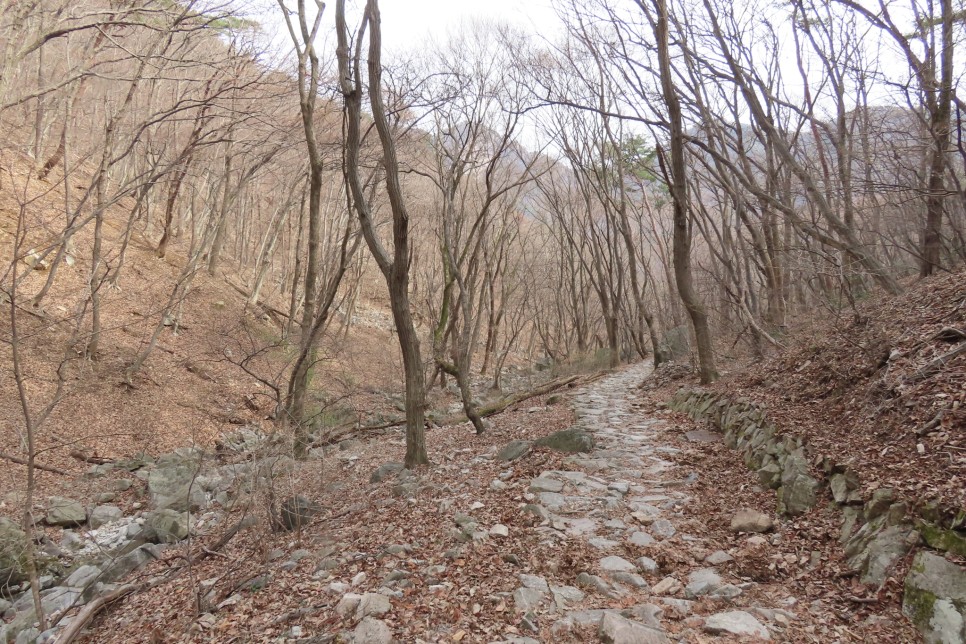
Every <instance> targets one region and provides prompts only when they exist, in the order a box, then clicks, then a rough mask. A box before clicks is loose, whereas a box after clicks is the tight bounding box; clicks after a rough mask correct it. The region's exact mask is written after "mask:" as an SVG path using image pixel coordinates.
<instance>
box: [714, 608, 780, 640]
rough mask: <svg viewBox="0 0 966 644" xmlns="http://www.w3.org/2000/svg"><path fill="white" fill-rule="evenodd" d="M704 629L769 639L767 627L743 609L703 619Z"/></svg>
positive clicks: (715, 633)
mask: <svg viewBox="0 0 966 644" xmlns="http://www.w3.org/2000/svg"><path fill="white" fill-rule="evenodd" d="M704 630H706V631H707V632H709V633H711V634H712V635H722V634H725V633H728V634H731V635H737V636H739V637H757V638H759V639H763V640H769V639H771V635H770V634H769V632H768V629H767V628H765V626H764V625H763V624H762V623H761V622H759V621H758V620H757V619H756V618H755V616H754V615H752V614H751V613H746V612H745V611H743V610H733V611H728V612H726V613H717V614H715V615H712V616H710V617H708V618H707V619H706V620H704Z"/></svg>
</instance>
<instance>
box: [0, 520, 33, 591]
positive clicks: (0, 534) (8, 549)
mask: <svg viewBox="0 0 966 644" xmlns="http://www.w3.org/2000/svg"><path fill="white" fill-rule="evenodd" d="M26 556H27V535H26V534H25V533H24V531H23V530H21V529H20V526H18V525H17V524H16V523H14V522H13V521H11V520H10V519H7V518H6V517H0V588H5V587H6V586H13V585H16V584H19V583H20V582H22V581H24V580H25V579H26V578H27V568H26V566H27V560H26Z"/></svg>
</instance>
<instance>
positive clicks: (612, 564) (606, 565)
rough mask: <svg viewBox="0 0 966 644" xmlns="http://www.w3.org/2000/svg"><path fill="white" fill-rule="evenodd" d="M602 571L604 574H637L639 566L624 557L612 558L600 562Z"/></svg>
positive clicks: (605, 558)
mask: <svg viewBox="0 0 966 644" xmlns="http://www.w3.org/2000/svg"><path fill="white" fill-rule="evenodd" d="M600 569H601V570H603V571H604V572H635V571H636V570H637V566H635V565H634V564H632V563H631V562H629V561H628V560H627V559H624V558H622V557H616V556H610V557H604V558H603V559H601V560H600Z"/></svg>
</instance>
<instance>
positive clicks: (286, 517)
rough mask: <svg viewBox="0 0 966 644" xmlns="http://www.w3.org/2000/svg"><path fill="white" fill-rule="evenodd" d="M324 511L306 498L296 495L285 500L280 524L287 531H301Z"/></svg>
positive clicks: (280, 513)
mask: <svg viewBox="0 0 966 644" xmlns="http://www.w3.org/2000/svg"><path fill="white" fill-rule="evenodd" d="M321 511H322V508H321V507H319V505H318V504H317V503H315V502H313V501H310V500H308V499H307V498H305V497H304V496H301V495H296V496H292V497H289V498H287V499H285V501H284V502H283V503H282V507H281V510H280V511H279V517H278V518H279V522H280V523H281V526H282V527H283V528H284V529H286V530H300V529H302V528H303V527H305V526H306V525H308V522H309V521H310V520H311V519H312V517H314V516H315V515H317V514H318V513H319V512H321Z"/></svg>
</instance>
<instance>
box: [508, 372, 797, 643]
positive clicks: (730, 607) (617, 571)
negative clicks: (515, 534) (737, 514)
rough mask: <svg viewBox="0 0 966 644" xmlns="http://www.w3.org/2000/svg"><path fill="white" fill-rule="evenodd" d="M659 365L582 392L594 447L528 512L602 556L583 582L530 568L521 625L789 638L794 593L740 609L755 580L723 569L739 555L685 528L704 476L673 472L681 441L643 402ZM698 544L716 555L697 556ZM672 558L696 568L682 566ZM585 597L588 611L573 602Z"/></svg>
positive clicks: (607, 633)
mask: <svg viewBox="0 0 966 644" xmlns="http://www.w3.org/2000/svg"><path fill="white" fill-rule="evenodd" d="M649 370H650V367H649V365H636V366H633V367H630V368H628V369H625V370H623V371H621V372H619V373H616V374H613V375H610V376H608V377H606V378H604V379H602V380H599V381H597V382H595V383H592V384H590V385H589V386H587V387H586V388H584V389H583V390H580V391H578V392H577V393H576V395H575V396H574V408H575V411H576V413H577V417H578V426H579V427H580V428H581V429H583V430H584V431H587V432H590V433H592V434H593V435H594V438H595V442H596V445H595V449H594V451H592V452H591V453H589V454H580V455H576V456H571V457H568V458H567V459H566V460H565V464H566V466H567V468H568V469H566V470H559V471H548V472H543V473H542V474H540V476H539V477H538V478H536V479H534V480H533V481H532V483H531V486H530V494H531V495H532V497H533V498H532V501H531V503H532V505H531V506H529V508H528V509H529V510H530V511H531V512H533V513H535V514H538V515H541V516H543V517H544V518H545V519H546V520H545V521H543V522H542V524H541V525H540V526H538V527H536V528H534V529H535V530H538V531H539V532H540V533H541V538H544V539H547V540H551V541H564V540H568V539H583V540H586V541H587V543H588V544H589V545H590V546H592V547H593V548H595V549H597V550H599V552H600V559H599V562H598V563H597V565H596V570H594V571H591V572H583V573H581V574H580V575H579V576H578V577H577V579H576V585H575V586H557V585H554V582H553V581H548V579H546V578H543V577H537V576H532V575H520V588H518V589H517V591H516V592H515V593H514V596H513V599H514V602H515V604H516V610H517V611H518V612H519V613H523V614H524V617H523V623H522V626H524V628H526V627H527V625H528V621H530V622H534V624H533V626H534V628H533V630H534V631H536V630H537V629H536V623H535V622H536V621H537V620H538V619H539V620H540V624H541V625H543V624H545V623H546V621H545V620H547V619H548V618H549V619H555V621H554V622H553V626H552V632H553V634H554V636H555V637H556V638H559V639H561V640H567V639H572V638H574V637H578V636H581V635H584V634H586V633H587V631H588V630H593V631H595V632H596V633H597V634H598V636H599V637H600V639H601V640H602V641H604V642H619V643H623V644H634V643H642V644H658V643H662V642H672V641H695V638H694V637H693V636H694V635H698V634H700V637H701V638H703V639H704V640H712V641H713V640H715V639H717V637H718V636H726V637H731V638H734V637H735V636H739V637H742V638H749V639H751V640H754V639H756V638H758V639H772V638H776V637H777V638H779V639H780V632H781V629H782V627H783V625H787V624H788V623H789V622H790V621H791V620H794V619H796V615H795V614H794V613H792V612H790V611H789V610H786V609H787V608H789V604H791V603H792V602H793V601H794V600H788V599H785V600H783V603H784V604H785V605H783V606H778V607H760V606H754V605H753V606H744V607H743V608H741V609H739V608H736V607H735V605H736V604H739V605H740V604H745V603H747V602H746V601H742V596H743V595H746V592H747V591H749V590H750V589H751V588H752V587H753V586H754V584H751V583H744V582H742V581H741V580H739V579H735V578H731V577H730V576H729V574H728V573H727V572H726V571H724V570H723V565H724V564H726V563H727V562H729V561H731V560H732V557H731V555H729V554H728V553H727V552H725V551H724V550H721V549H717V548H715V544H711V543H707V542H705V540H704V538H702V537H701V536H700V535H691V534H688V533H687V529H688V527H689V526H688V525H686V520H685V517H684V515H683V512H682V510H683V508H684V507H685V506H686V505H687V503H688V501H689V497H688V493H687V489H688V485H689V484H690V483H692V482H693V480H694V479H693V478H691V477H686V478H685V479H683V480H682V479H680V478H676V477H674V476H673V467H672V463H670V462H669V461H668V460H667V457H668V455H670V454H673V453H675V452H676V451H677V450H675V449H674V448H671V447H668V446H666V445H665V444H664V443H665V442H666V441H664V440H663V436H664V432H665V431H667V425H666V423H665V421H663V420H661V419H658V418H653V417H650V416H648V415H647V414H645V413H643V412H641V411H638V410H636V409H635V408H634V406H633V402H634V398H635V392H636V391H637V389H636V387H637V385H638V384H640V382H641V380H642V379H643V378H644V377H646V376H647V375H648V373H649ZM692 476H694V475H692ZM528 496H529V495H528ZM690 527H691V528H692V529H693V524H692V525H691V526H690ZM750 539H761V540H764V539H765V537H762V536H758V535H755V536H752V537H750ZM692 545H693V546H694V547H693V548H691V547H689V546H692ZM668 547H669V548H671V549H672V550H674V549H679V550H680V554H681V555H682V556H681V557H667V556H663V557H660V559H662V560H663V561H665V562H667V561H670V562H672V563H665V566H666V568H662V567H660V566H659V564H658V562H657V561H655V560H654V559H652V558H650V557H648V556H647V554H648V552H649V551H651V554H654V552H653V551H656V550H663V549H665V548H668ZM694 552H709V553H710V554H708V555H707V556H706V557H704V560H703V562H697V561H695V559H694V554H693V553H694ZM674 561H688V562H689V563H690V565H688V564H678V565H677V567H673V566H675V564H674V563H673V562H674ZM576 604H580V606H581V608H579V609H573V610H572V609H571V608H570V607H571V606H573V605H576ZM588 605H589V606H593V607H594V608H590V609H587V608H585V607H586V606H588ZM617 607H621V608H617ZM623 607H629V608H623ZM671 620H673V621H674V622H675V624H674V627H673V628H669V625H670V621H671ZM518 641H521V642H530V641H536V640H530V639H527V638H523V639H521V640H518Z"/></svg>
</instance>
